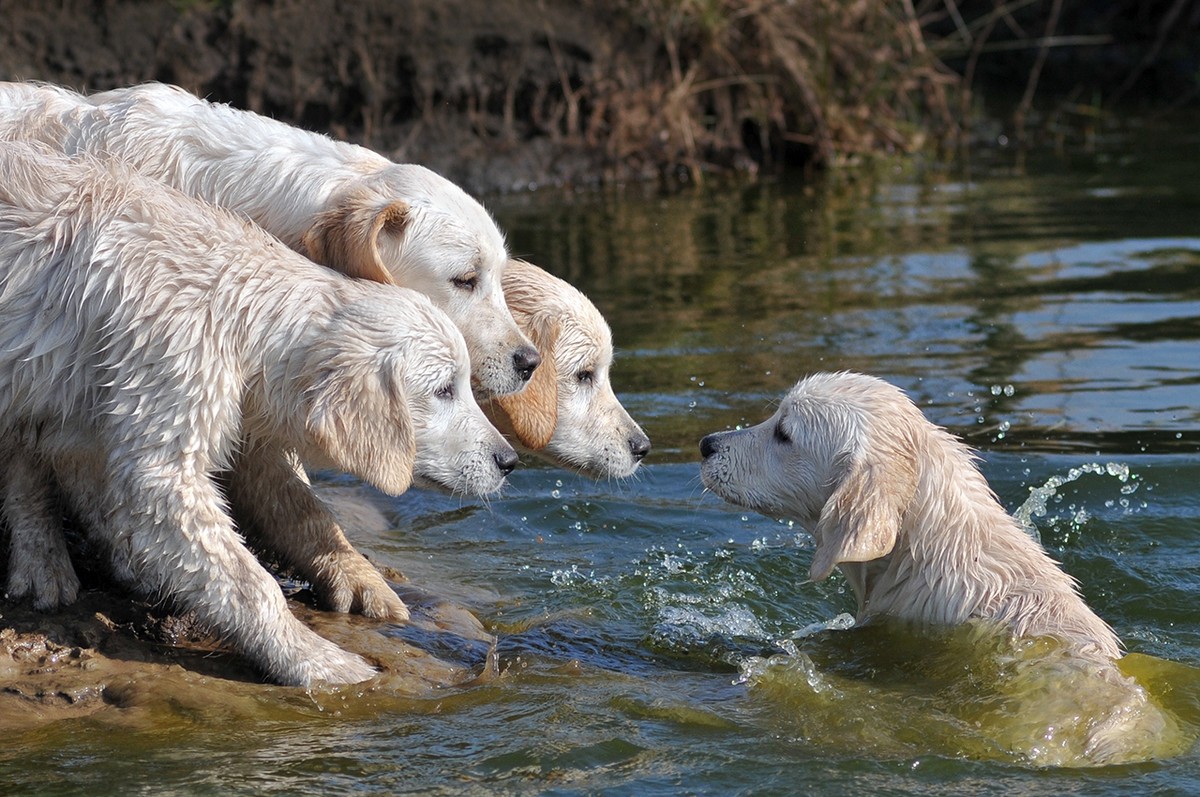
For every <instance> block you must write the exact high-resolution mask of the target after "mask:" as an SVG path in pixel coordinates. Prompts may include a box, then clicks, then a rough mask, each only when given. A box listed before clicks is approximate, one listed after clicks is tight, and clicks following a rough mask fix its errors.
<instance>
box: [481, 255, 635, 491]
mask: <svg viewBox="0 0 1200 797" xmlns="http://www.w3.org/2000/svg"><path fill="white" fill-rule="evenodd" d="M504 295H505V298H506V299H507V301H508V306H509V308H510V309H511V310H512V314H513V318H515V319H516V320H517V324H518V325H519V326H520V327H521V329H522V330H524V331H525V333H526V334H528V335H529V337H530V338H531V339H532V340H533V342H534V344H535V345H536V346H537V348H538V351H539V352H540V354H541V355H542V365H541V366H540V367H539V368H538V370H537V372H536V373H534V375H533V378H532V379H531V380H530V383H529V386H528V387H526V388H525V390H523V391H522V392H520V393H517V394H515V395H511V396H503V397H501V398H499V399H497V400H496V401H493V402H490V403H489V404H487V405H485V410H486V411H487V412H488V414H489V416H490V417H491V418H493V420H495V421H496V423H497V425H498V426H500V427H501V428H502V429H507V430H510V431H511V432H512V433H513V434H514V435H515V436H516V438H517V439H518V440H519V441H520V443H521V445H523V446H525V447H526V448H528V449H530V450H532V451H537V452H539V453H542V454H544V455H547V456H548V457H549V458H551V459H552V460H554V461H555V462H557V463H559V464H561V465H564V466H566V467H569V468H575V469H578V470H581V471H583V472H584V473H587V474H589V475H591V476H597V477H604V478H614V477H616V478H619V477H624V476H629V475H631V474H633V472H634V471H635V470H636V469H637V466H638V464H639V463H640V462H641V461H642V459H643V458H644V457H645V456H646V454H647V453H648V452H649V450H650V439H649V438H648V437H647V436H646V433H645V432H643V431H642V429H641V427H639V426H638V425H637V423H635V422H634V420H633V419H632V418H630V417H629V413H628V412H626V411H625V408H624V407H623V406H621V402H620V401H618V400H617V397H616V394H614V393H613V389H612V383H611V382H610V379H609V372H610V370H611V368H612V361H613V348H612V332H611V330H610V329H609V327H608V324H607V323H606V322H605V320H604V316H602V315H601V314H600V311H599V310H597V309H596V306H595V305H594V304H592V303H591V301H589V300H588V298H587V297H586V296H584V295H583V294H582V293H581V292H580V291H578V290H577V289H576V288H574V287H573V286H572V285H570V284H569V283H567V282H565V281H563V280H561V279H558V278H557V277H554V276H552V275H550V274H548V273H546V272H545V271H544V270H542V269H540V268H538V267H537V266H535V265H533V264H531V263H526V262H524V261H520V260H513V261H511V262H510V263H509V264H508V268H507V269H506V270H505V272H504Z"/></svg>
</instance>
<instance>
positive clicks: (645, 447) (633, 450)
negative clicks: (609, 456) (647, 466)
mask: <svg viewBox="0 0 1200 797" xmlns="http://www.w3.org/2000/svg"><path fill="white" fill-rule="evenodd" d="M629 453H630V454H633V459H634V461H635V462H641V461H642V460H643V459H645V458H646V455H647V454H649V453H650V438H649V437H646V435H644V434H643V433H641V432H638V433H637V434H635V435H633V436H632V437H630V438H629Z"/></svg>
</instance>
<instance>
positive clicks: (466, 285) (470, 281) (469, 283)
mask: <svg viewBox="0 0 1200 797" xmlns="http://www.w3.org/2000/svg"><path fill="white" fill-rule="evenodd" d="M450 281H451V282H452V283H454V287H456V288H462V289H463V290H464V291H473V290H475V289H476V288H477V287H479V275H478V274H476V273H474V272H472V273H470V274H462V275H460V276H457V277H454V278H453V279H451V280H450Z"/></svg>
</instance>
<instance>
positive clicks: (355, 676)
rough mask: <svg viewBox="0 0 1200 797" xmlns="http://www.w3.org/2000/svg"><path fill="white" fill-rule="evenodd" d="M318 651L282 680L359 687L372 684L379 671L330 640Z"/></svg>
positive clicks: (299, 663)
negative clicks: (358, 685) (359, 685)
mask: <svg viewBox="0 0 1200 797" xmlns="http://www.w3.org/2000/svg"><path fill="white" fill-rule="evenodd" d="M321 641H322V642H324V644H323V645H321V646H320V648H319V649H317V650H313V651H310V653H309V655H308V656H306V657H305V659H304V660H303V661H301V662H298V663H297V666H296V668H295V671H294V672H291V673H284V674H283V677H282V678H281V679H280V680H282V681H283V682H284V683H290V684H294V685H296V686H312V685H314V684H316V683H325V684H330V685H339V684H357V683H361V682H363V681H369V680H371V679H372V678H374V677H375V676H376V675H378V672H377V671H376V670H375V668H374V667H372V666H371V665H370V664H368V663H367V660H366V659H364V658H363V657H361V656H358V655H356V654H354V653H350V652H349V651H346V650H342V649H341V648H339V647H338V646H337V645H334V644H333V643H332V642H329V641H328V640H321Z"/></svg>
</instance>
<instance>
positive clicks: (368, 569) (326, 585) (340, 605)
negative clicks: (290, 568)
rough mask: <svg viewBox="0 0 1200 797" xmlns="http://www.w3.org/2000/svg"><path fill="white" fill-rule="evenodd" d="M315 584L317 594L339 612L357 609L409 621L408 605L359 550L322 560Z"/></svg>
mask: <svg viewBox="0 0 1200 797" xmlns="http://www.w3.org/2000/svg"><path fill="white" fill-rule="evenodd" d="M318 573H319V576H318V579H317V580H316V582H315V583H314V584H313V589H314V590H315V591H316V592H317V596H318V597H319V598H320V599H321V600H322V601H323V602H324V603H325V605H326V606H327V607H328V608H330V609H332V610H333V611H335V612H356V613H358V614H362V615H364V616H366V617H370V618H372V619H375V620H391V621H393V622H406V621H407V620H408V619H409V611H408V607H407V606H405V605H404V601H402V600H400V598H399V596H397V595H396V591H395V590H393V589H392V587H391V585H390V584H388V582H387V579H385V578H384V577H383V575H382V574H381V573H380V572H379V571H378V570H377V569H376V568H375V566H374V565H373V564H371V563H370V562H368V561H367V559H366V557H364V556H363V555H362V554H359V553H357V552H347V553H339V554H335V555H333V556H330V557H328V558H327V559H325V561H323V562H321V563H320V567H319V569H318Z"/></svg>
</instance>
